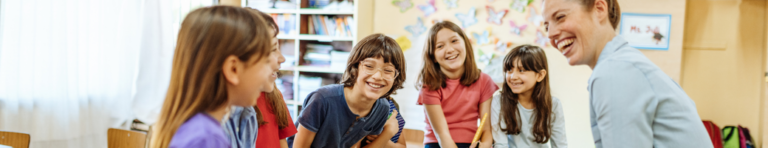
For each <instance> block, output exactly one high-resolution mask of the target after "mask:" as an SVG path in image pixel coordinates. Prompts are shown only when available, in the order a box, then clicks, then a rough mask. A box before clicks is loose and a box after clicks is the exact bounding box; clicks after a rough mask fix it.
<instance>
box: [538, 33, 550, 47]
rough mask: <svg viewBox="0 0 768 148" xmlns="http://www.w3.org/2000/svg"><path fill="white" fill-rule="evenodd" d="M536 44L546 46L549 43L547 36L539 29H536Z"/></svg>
mask: <svg viewBox="0 0 768 148" xmlns="http://www.w3.org/2000/svg"><path fill="white" fill-rule="evenodd" d="M536 44H537V45H539V46H541V47H547V45H549V37H547V36H544V33H541V31H536Z"/></svg>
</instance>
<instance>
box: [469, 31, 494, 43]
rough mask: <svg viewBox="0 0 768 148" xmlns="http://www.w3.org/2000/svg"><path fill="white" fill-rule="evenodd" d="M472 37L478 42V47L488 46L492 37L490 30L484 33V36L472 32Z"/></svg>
mask: <svg viewBox="0 0 768 148" xmlns="http://www.w3.org/2000/svg"><path fill="white" fill-rule="evenodd" d="M472 36H475V40H477V44H478V45H483V44H488V43H490V42H491V40H490V39H488V37H489V36H490V35H489V33H488V30H485V31H483V34H477V33H475V32H472Z"/></svg>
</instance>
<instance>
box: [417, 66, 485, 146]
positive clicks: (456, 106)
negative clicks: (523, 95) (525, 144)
mask: <svg viewBox="0 0 768 148" xmlns="http://www.w3.org/2000/svg"><path fill="white" fill-rule="evenodd" d="M445 84H446V86H445V87H443V88H440V89H438V90H435V91H430V90H428V89H427V88H422V89H421V91H420V94H419V105H425V104H426V105H440V106H442V108H443V114H445V121H446V123H448V131H450V132H451V137H452V138H453V141H454V142H456V143H471V142H472V138H474V136H475V132H476V131H477V126H478V124H477V120H478V117H479V114H480V103H482V102H485V101H489V100H488V99H490V98H491V97H493V92H495V91H496V90H498V89H499V86H497V85H496V84H495V83H494V82H493V80H491V77H490V76H488V74H485V73H482V74H480V78H479V79H477V81H475V83H472V85H469V86H464V85H461V81H460V80H459V79H456V80H451V79H446V82H445ZM424 114H425V116H426V112H425V113H424ZM426 118H427V119H426V120H424V121H425V122H426V123H427V127H426V133H424V137H425V138H424V143H425V144H427V143H437V138H435V132H434V131H433V130H432V126H431V125H430V124H429V117H428V116H426Z"/></svg>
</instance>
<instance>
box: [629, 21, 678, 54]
mask: <svg viewBox="0 0 768 148" xmlns="http://www.w3.org/2000/svg"><path fill="white" fill-rule="evenodd" d="M671 26H672V15H670V14H640V13H622V14H621V25H620V26H619V34H620V35H621V36H622V37H624V39H625V40H627V42H629V45H630V46H632V47H635V48H637V49H651V50H669V31H670V28H671Z"/></svg>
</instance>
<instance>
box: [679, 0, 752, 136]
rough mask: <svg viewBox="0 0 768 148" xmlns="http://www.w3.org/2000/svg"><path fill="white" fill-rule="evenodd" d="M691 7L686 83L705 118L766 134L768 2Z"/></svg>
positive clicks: (707, 2)
mask: <svg viewBox="0 0 768 148" xmlns="http://www.w3.org/2000/svg"><path fill="white" fill-rule="evenodd" d="M687 7H688V8H687V9H686V10H687V13H686V14H687V19H686V23H685V24H686V25H685V41H684V42H685V43H684V44H685V45H684V46H683V67H682V79H681V82H682V87H683V89H685V91H686V92H687V93H688V95H689V96H690V97H691V99H693V100H694V101H695V102H696V107H697V108H698V111H699V115H700V116H701V118H702V119H703V120H712V121H714V122H715V123H716V124H718V125H719V126H720V127H723V126H726V125H737V124H740V125H742V126H746V127H748V128H750V129H751V131H763V132H762V133H765V131H764V130H762V129H761V128H765V127H761V126H765V124H766V122H765V121H764V120H763V121H761V120H760V118H761V116H760V112H761V111H764V110H765V109H764V108H765V106H764V105H762V104H763V103H761V102H765V96H764V91H765V88H764V85H765V83H766V82H765V77H764V72H765V68H766V67H765V55H766V53H765V50H766V48H765V42H766V37H765V35H766V29H765V28H766V24H765V21H766V15H765V14H766V11H765V8H766V2H765V1H764V0H689V1H688V6H687ZM752 135H753V136H754V137H755V138H754V139H755V140H758V141H760V140H759V139H761V137H762V136H763V135H764V134H761V132H752ZM763 141H765V140H763ZM764 147H765V146H764Z"/></svg>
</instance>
